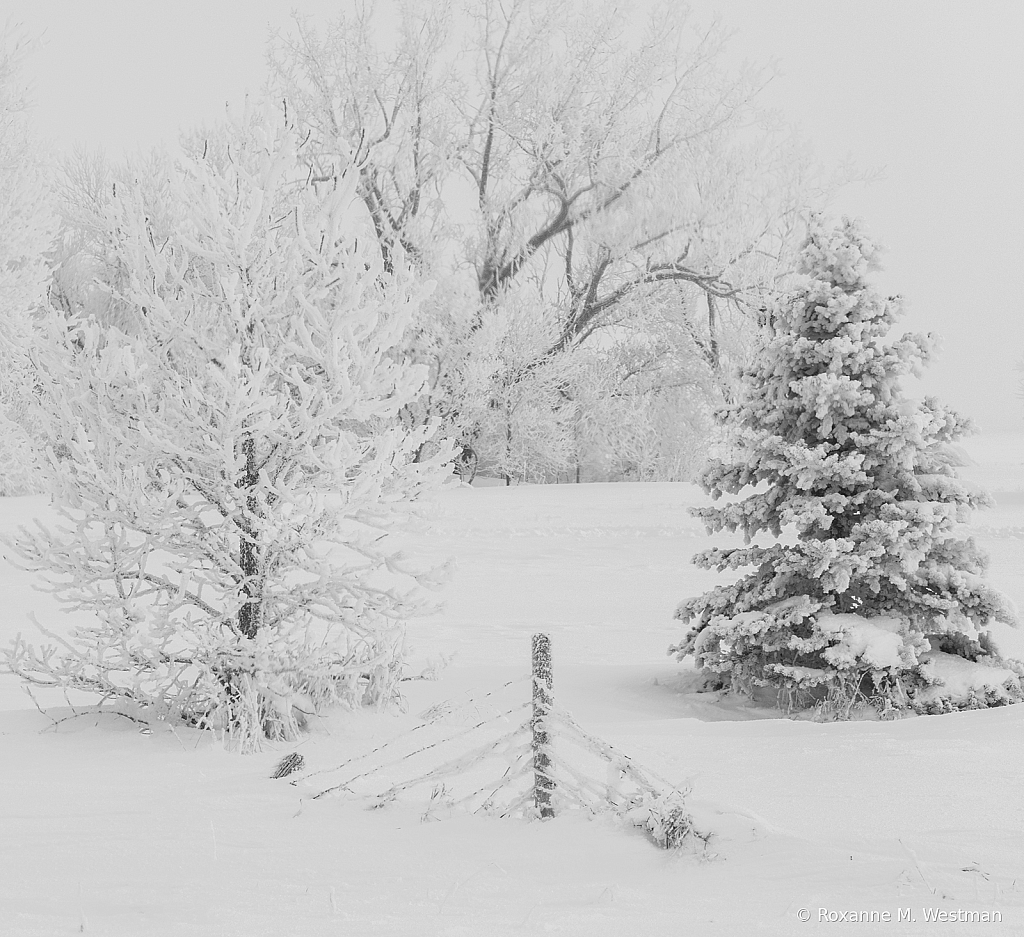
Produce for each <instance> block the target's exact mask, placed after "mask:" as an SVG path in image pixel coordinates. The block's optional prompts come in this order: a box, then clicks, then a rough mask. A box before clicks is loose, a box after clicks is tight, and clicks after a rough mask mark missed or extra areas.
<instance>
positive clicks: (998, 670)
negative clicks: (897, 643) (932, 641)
mask: <svg viewBox="0 0 1024 937" xmlns="http://www.w3.org/2000/svg"><path fill="white" fill-rule="evenodd" d="M921 671H922V673H924V675H925V676H926V677H927V678H928V679H929V680H930V681H934V682H933V684H932V685H931V686H929V687H927V688H925V689H923V690H921V691H919V692H918V693H917V694H916V696H915V699H914V701H915V703H918V704H923V705H927V704H929V703H937V702H940V701H942V700H950V701H952V702H956V703H969V702H970V700H972V699H978V700H979V701H981V700H984V699H985V698H986V697H988V698H992V697H995V698H996V699H1000V700H1005V701H1007V702H1009V701H1010V700H1011V699H1015V698H1016V699H1020V697H1021V678H1020V676H1019V675H1018V674H1016V673H1015V672H1014V671H1012V670H1010V669H1009V668H1007V667H1000V666H998V665H992V664H986V663H984V662H982V661H970V660H965V659H964V658H963V657H958V656H957V655H955V654H946V653H945V652H943V651H931V652H929V653H928V654H926V655H924V657H923V658H922V660H921Z"/></svg>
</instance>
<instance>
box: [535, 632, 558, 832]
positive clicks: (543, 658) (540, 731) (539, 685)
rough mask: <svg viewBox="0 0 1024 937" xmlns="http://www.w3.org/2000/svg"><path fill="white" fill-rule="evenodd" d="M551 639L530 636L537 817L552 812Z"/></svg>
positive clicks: (540, 635) (553, 811)
mask: <svg viewBox="0 0 1024 937" xmlns="http://www.w3.org/2000/svg"><path fill="white" fill-rule="evenodd" d="M551 687H552V678H551V639H550V638H549V637H548V636H547V635H546V634H535V635H534V636H533V716H532V718H531V719H530V727H531V729H532V730H533V801H534V803H535V804H536V805H537V811H538V813H540V816H541V819H544V820H546V819H548V818H550V817H553V816H554V815H555V809H554V807H552V806H551V794H552V792H553V791H554V789H555V780H554V778H553V777H552V776H551V752H550V749H549V746H550V744H551V738H550V736H549V735H548V714H549V713H550V712H551V699H552V696H551Z"/></svg>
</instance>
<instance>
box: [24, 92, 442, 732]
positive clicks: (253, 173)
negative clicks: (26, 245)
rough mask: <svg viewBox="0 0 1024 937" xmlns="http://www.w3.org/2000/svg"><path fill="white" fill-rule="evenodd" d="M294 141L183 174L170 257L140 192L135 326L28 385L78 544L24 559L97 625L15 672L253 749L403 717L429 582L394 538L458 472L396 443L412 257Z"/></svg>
mask: <svg viewBox="0 0 1024 937" xmlns="http://www.w3.org/2000/svg"><path fill="white" fill-rule="evenodd" d="M300 139H301V137H300V135H299V134H298V133H297V132H296V131H295V130H293V129H292V128H290V127H289V126H287V124H286V122H285V121H284V120H282V119H281V116H280V115H276V114H273V113H269V112H268V113H267V114H266V115H263V116H258V117H256V116H253V115H252V114H249V113H247V116H246V117H245V118H243V119H242V120H240V121H238V122H236V123H235V124H234V125H232V126H231V127H229V128H228V129H227V130H226V131H225V132H224V133H222V134H220V135H219V136H217V137H211V143H210V146H209V147H208V148H207V152H206V153H200V154H196V155H195V157H193V158H188V159H185V160H183V161H179V162H178V163H177V164H174V165H172V164H171V163H170V161H165V164H164V181H165V183H166V191H167V193H168V196H167V197H168V198H170V199H173V203H174V205H173V208H174V211H173V212H172V214H173V215H174V216H175V217H176V218H177V224H176V226H175V228H174V229H173V230H170V231H163V232H161V234H160V235H159V236H157V235H156V234H155V231H154V225H153V223H152V221H151V217H150V215H151V212H150V206H148V205H147V204H146V200H145V199H144V198H143V195H142V193H141V191H140V190H141V188H142V186H141V184H140V185H138V186H132V185H130V184H123V185H119V186H118V188H117V193H116V197H114V198H112V200H111V201H110V202H109V205H108V206H107V209H106V222H107V235H108V237H109V241H110V244H111V245H112V249H113V251H114V253H115V255H116V260H117V261H118V265H119V268H120V269H121V270H122V271H123V272H124V277H123V292H122V293H121V295H120V296H119V297H118V301H119V303H120V304H121V305H122V307H127V308H130V309H132V310H133V311H134V312H133V315H131V317H130V319H131V321H132V323H133V326H134V327H133V330H132V333H131V334H128V333H126V332H125V331H122V330H120V329H118V328H116V327H114V326H110V325H102V324H100V323H99V322H97V321H96V320H95V319H91V320H86V319H81V318H78V319H74V318H73V319H71V320H70V321H69V320H68V319H67V318H66V313H64V312H60V313H54V315H53V316H52V317H51V319H50V321H49V333H48V335H47V336H46V341H45V342H43V343H41V344H40V346H39V348H38V349H37V351H36V368H37V374H38V379H39V380H40V382H41V384H42V392H43V403H44V414H43V416H44V418H45V428H46V432H47V434H48V438H49V439H50V440H51V442H52V446H51V448H50V461H51V469H52V473H51V474H52V476H53V484H54V485H55V491H56V499H55V500H56V505H57V508H58V511H59V513H60V515H61V517H62V518H63V523H62V524H61V525H60V526H59V527H56V528H55V529H53V530H50V529H45V528H43V527H39V528H38V529H36V530H33V531H29V530H23V531H22V533H21V536H20V538H18V539H17V541H16V542H15V544H14V547H15V549H16V551H17V553H18V554H19V556H20V557H21V560H22V561H23V562H24V563H25V564H26V565H27V566H29V567H30V568H33V569H36V570H40V571H42V573H43V574H44V576H45V577H46V578H47V579H48V581H49V583H50V589H51V590H52V591H53V593H54V594H55V595H56V596H57V598H58V599H59V600H60V601H61V602H62V603H63V604H64V605H65V606H67V607H69V608H70V609H74V610H81V611H85V612H87V613H91V615H92V616H93V617H94V620H95V623H94V624H92V625H89V626H86V627H82V628H79V629H77V630H76V631H75V632H74V633H73V634H72V635H71V637H70V638H68V639H64V638H61V637H58V636H57V635H55V634H50V637H51V639H52V640H54V641H56V644H57V646H49V647H45V648H43V649H42V650H37V649H35V648H33V647H32V646H30V645H29V644H27V643H26V642H25V641H24V640H22V639H20V638H19V640H18V641H17V642H16V643H15V645H14V647H13V648H12V650H11V651H10V652H9V653H8V656H7V663H8V666H9V667H10V669H11V670H13V671H14V672H15V673H16V674H19V675H20V676H21V677H23V678H24V679H26V680H28V681H31V682H34V683H37V684H42V685H51V686H63V687H70V688H74V689H77V690H86V691H91V692H94V693H96V694H99V695H100V696H101V697H105V698H111V699H115V700H120V701H123V702H127V703H128V704H133V705H134V706H136V707H137V708H138V709H139V710H141V711H142V712H143V713H144V714H145V715H147V716H151V717H156V718H170V719H180V720H184V721H186V722H189V723H192V724H196V725H200V726H206V727H212V728H215V729H219V730H222V731H225V732H226V733H227V734H228V735H229V736H230V737H231V738H232V739H233V740H234V742H235V743H236V744H238V745H239V746H240V747H242V748H251V747H252V746H253V745H254V744H256V743H257V742H258V740H259V739H260V738H261V737H270V738H290V737H293V736H294V735H295V734H296V732H297V731H298V730H299V728H300V727H301V725H302V723H303V721H304V718H305V714H307V713H309V712H311V711H317V710H319V709H320V708H321V707H323V706H325V705H328V704H331V703H335V702H341V703H345V704H350V705H355V704H359V703H365V702H372V701H376V700H380V699H384V698H387V697H389V695H390V694H392V692H393V691H394V687H395V681H396V680H397V677H398V674H399V668H400V665H401V647H400V646H401V638H402V628H401V623H402V621H403V619H405V618H406V617H407V616H409V615H411V614H414V613H415V612H416V611H417V610H418V609H419V607H420V604H421V601H420V599H419V597H418V590H417V587H416V586H417V581H418V582H419V583H420V584H423V585H431V584H433V573H432V572H431V571H429V570H421V569H418V568H416V567H414V566H412V565H410V564H409V563H407V561H405V560H404V559H403V558H402V556H401V555H400V554H398V553H397V552H395V551H394V549H393V548H390V547H389V546H388V541H387V537H386V535H387V532H388V531H389V530H391V529H392V528H393V527H394V525H396V524H398V523H400V522H401V521H402V519H403V518H404V517H405V516H406V515H408V514H409V513H410V511H411V510H413V502H414V500H415V499H416V498H417V497H418V495H419V494H420V493H422V492H424V491H425V490H429V489H431V488H433V487H436V486H437V485H438V484H439V483H440V480H441V478H442V475H443V474H444V473H445V468H444V464H443V463H444V461H445V458H446V453H444V452H441V453H439V454H438V455H437V456H435V457H434V458H433V459H431V460H427V461H425V462H420V463H415V464H414V463H413V462H412V454H413V453H414V452H415V450H416V449H417V448H418V447H419V446H421V445H422V443H423V442H424V440H425V438H426V437H427V436H428V435H429V433H428V430H427V429H426V428H424V427H420V428H419V429H416V430H413V431H410V430H408V429H406V428H403V427H402V425H401V423H400V420H399V419H398V412H399V410H400V408H401V407H403V406H405V405H407V404H409V403H411V402H414V401H415V400H416V399H417V397H418V396H419V395H420V394H421V393H422V390H423V386H424V379H425V374H424V371H423V369H422V368H420V367H415V366H410V365H409V364H408V363H407V362H406V361H404V360H402V359H401V358H400V357H399V356H397V355H396V353H395V352H396V349H397V348H398V346H399V344H400V341H401V339H402V335H403V330H404V329H405V328H406V327H407V325H408V322H409V319H410V316H411V314H412V311H413V309H414V307H415V305H416V303H417V302H418V301H419V300H420V298H421V297H422V295H423V292H424V289H423V287H421V286H419V285H418V283H417V281H416V279H415V278H414V277H413V276H412V275H411V274H410V273H409V272H408V271H407V268H406V267H405V265H404V264H403V263H402V262H401V257H400V256H396V262H395V263H394V264H393V265H392V269H391V270H390V272H389V271H385V270H384V269H383V268H382V265H381V261H380V254H379V251H377V250H376V249H375V248H374V246H373V240H372V238H367V237H365V236H364V232H363V231H362V230H361V229H360V227H359V223H358V219H356V220H354V216H353V211H352V205H353V203H354V202H355V200H356V198H355V194H354V185H355V180H354V179H353V178H352V177H344V176H343V177H341V178H339V179H332V180H330V181H329V182H325V183H320V184H310V183H309V182H308V174H307V172H306V171H305V169H304V168H302V161H301V157H300V153H299V147H300V145H301V144H299V143H298V142H297V141H298V140H300ZM150 169H152V166H151V165H150Z"/></svg>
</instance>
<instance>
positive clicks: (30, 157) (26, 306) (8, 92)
mask: <svg viewBox="0 0 1024 937" xmlns="http://www.w3.org/2000/svg"><path fill="white" fill-rule="evenodd" d="M24 50H25V45H24V42H21V43H18V42H16V41H15V38H14V37H13V36H8V35H7V34H6V33H4V32H3V31H0V496H5V495H19V494H27V493H29V492H32V491H38V490H39V489H40V479H39V466H38V465H37V463H36V453H35V446H34V443H33V441H32V436H33V433H34V427H33V423H32V415H31V410H32V399H33V389H34V383H33V380H32V375H31V367H30V365H29V358H28V348H29V345H30V343H31V336H32V329H33V325H32V314H33V312H34V311H35V310H36V309H37V308H38V307H39V306H40V305H42V303H43V302H44V300H45V297H46V283H47V266H46V260H45V257H44V254H45V252H46V250H47V249H48V247H49V246H50V242H51V240H52V238H53V234H54V229H55V222H54V216H53V212H52V211H51V210H50V205H49V199H48V193H47V190H46V185H45V179H44V173H43V165H42V164H43V161H42V159H41V155H40V153H39V152H38V151H37V149H36V147H35V146H34V145H33V143H32V141H31V139H30V136H29V133H28V124H27V115H26V109H25V101H24V98H23V93H22V92H23V88H22V83H21V80H20V76H19V65H20V57H21V55H22V54H23V52H24Z"/></svg>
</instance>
